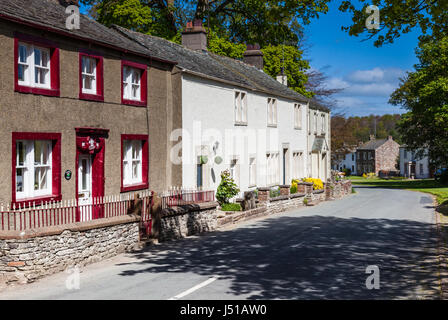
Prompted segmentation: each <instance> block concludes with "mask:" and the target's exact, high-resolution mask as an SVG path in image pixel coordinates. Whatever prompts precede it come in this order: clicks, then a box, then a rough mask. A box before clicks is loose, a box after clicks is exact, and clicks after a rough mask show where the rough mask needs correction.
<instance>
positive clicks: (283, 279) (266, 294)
mask: <svg viewBox="0 0 448 320" xmlns="http://www.w3.org/2000/svg"><path fill="white" fill-rule="evenodd" d="M437 236H438V235H437V233H436V230H435V228H434V226H433V225H430V224H425V223H420V222H415V221H407V220H386V219H358V218H351V219H342V218H336V217H324V216H309V217H303V216H297V217H294V216H291V215H290V216H280V217H277V218H275V219H265V220H262V221H259V222H257V223H256V224H251V225H249V226H245V227H241V228H238V229H234V230H230V231H217V232H213V233H209V234H207V235H205V236H201V237H198V238H194V239H191V238H190V239H188V240H181V241H177V242H175V243H174V242H169V243H163V244H161V245H158V246H151V247H148V248H146V249H145V250H144V251H141V252H139V253H136V254H133V255H132V256H133V257H136V258H138V262H137V264H139V265H140V268H138V269H135V270H132V269H128V270H127V271H125V272H123V273H121V275H122V276H128V277H129V276H133V275H134V274H136V273H160V272H168V273H170V272H181V273H184V272H192V273H196V274H198V275H203V276H214V275H218V276H220V277H221V278H223V279H230V280H231V285H230V288H229V291H228V292H227V293H228V294H233V295H236V296H238V295H245V296H246V295H248V298H249V299H402V298H411V299H425V298H431V299H438V298H440V289H439V288H440V287H439V277H438V272H439V270H438V266H439V264H438V257H437ZM142 265H143V268H141V267H142ZM368 265H377V266H378V267H379V269H380V286H381V287H380V289H379V290H368V289H366V286H365V281H366V278H367V276H368V274H366V272H365V271H366V267H367V266H368ZM145 266H147V267H145ZM129 267H131V265H129ZM154 290H157V288H154Z"/></svg>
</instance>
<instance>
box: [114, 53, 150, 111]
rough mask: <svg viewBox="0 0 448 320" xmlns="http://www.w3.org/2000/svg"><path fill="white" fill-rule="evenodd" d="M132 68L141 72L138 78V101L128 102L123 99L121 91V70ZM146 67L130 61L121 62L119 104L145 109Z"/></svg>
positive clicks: (146, 91) (128, 100)
mask: <svg viewBox="0 0 448 320" xmlns="http://www.w3.org/2000/svg"><path fill="white" fill-rule="evenodd" d="M126 66H127V67H132V68H136V69H140V70H141V71H142V75H141V78H140V101H136V100H130V99H125V98H124V91H123V80H124V79H123V68H124V67H126ZM147 69H148V68H147V66H146V65H145V64H140V63H136V62H132V61H126V60H122V61H121V103H122V104H126V105H131V106H138V107H146V106H147V103H148V98H147V96H148V85H147V83H148V73H147V72H148V70H147Z"/></svg>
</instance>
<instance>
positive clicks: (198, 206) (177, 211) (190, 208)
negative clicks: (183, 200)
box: [162, 201, 218, 218]
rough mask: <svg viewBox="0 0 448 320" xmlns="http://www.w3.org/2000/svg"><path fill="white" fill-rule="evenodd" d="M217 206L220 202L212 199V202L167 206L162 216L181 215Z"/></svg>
mask: <svg viewBox="0 0 448 320" xmlns="http://www.w3.org/2000/svg"><path fill="white" fill-rule="evenodd" d="M216 207H218V202H216V201H212V202H204V203H194V204H187V205H182V206H177V207H171V208H166V209H163V210H162V218H165V217H171V216H175V215H181V214H185V213H189V212H196V211H205V210H209V209H216Z"/></svg>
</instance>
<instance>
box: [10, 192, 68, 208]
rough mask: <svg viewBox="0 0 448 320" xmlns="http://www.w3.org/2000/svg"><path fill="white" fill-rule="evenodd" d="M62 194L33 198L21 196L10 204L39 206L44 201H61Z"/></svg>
mask: <svg viewBox="0 0 448 320" xmlns="http://www.w3.org/2000/svg"><path fill="white" fill-rule="evenodd" d="M61 199H62V195H61V194H59V195H50V196H39V197H34V198H21V199H16V201H12V202H11V206H14V205H15V206H16V208H17V206H19V205H20V206H21V207H22V208H29V207H31V206H34V205H36V206H39V205H42V204H44V202H50V201H51V202H53V201H61Z"/></svg>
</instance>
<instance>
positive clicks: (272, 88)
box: [112, 25, 328, 111]
mask: <svg viewBox="0 0 448 320" xmlns="http://www.w3.org/2000/svg"><path fill="white" fill-rule="evenodd" d="M112 28H114V29H116V30H118V31H120V32H122V33H123V34H124V35H126V36H128V37H129V38H130V39H133V40H135V41H137V42H138V43H140V44H141V45H144V46H145V47H146V48H147V49H148V53H149V54H150V55H152V56H155V57H162V56H165V57H166V58H168V59H170V60H174V61H177V62H178V66H179V67H181V68H183V69H185V70H187V71H191V72H193V73H197V74H198V75H199V76H200V75H203V76H206V77H212V78H214V79H216V80H223V81H226V82H231V83H234V84H237V85H240V86H243V87H246V88H248V89H251V90H254V91H262V92H265V93H268V94H272V95H274V96H282V97H285V98H288V99H291V100H294V101H300V102H305V103H306V102H308V100H309V99H308V98H306V97H304V96H302V95H301V94H299V93H297V92H295V91H293V90H291V89H289V88H288V87H286V86H284V85H282V84H281V83H280V82H278V81H277V80H275V79H274V78H272V77H271V76H269V75H268V74H266V73H264V72H263V71H260V70H258V69H257V68H255V67H253V66H251V65H248V64H246V63H244V62H242V61H239V60H235V59H231V58H228V57H224V56H220V55H217V54H214V53H211V52H201V51H195V50H190V49H188V48H185V47H184V46H181V45H179V44H176V43H173V42H171V41H168V40H166V39H162V38H159V37H155V36H150V35H146V34H142V33H139V32H135V31H131V30H129V29H125V28H122V27H120V26H116V25H114V26H112ZM310 107H311V108H313V109H319V110H323V111H328V109H327V108H325V107H323V106H321V105H319V104H318V103H317V102H315V101H313V100H311V101H310Z"/></svg>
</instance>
